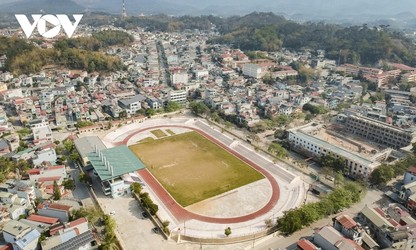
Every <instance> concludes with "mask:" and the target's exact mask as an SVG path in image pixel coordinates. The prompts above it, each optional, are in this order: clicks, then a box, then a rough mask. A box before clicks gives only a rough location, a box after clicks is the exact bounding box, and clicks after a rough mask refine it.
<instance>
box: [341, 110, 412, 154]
mask: <svg viewBox="0 0 416 250" xmlns="http://www.w3.org/2000/svg"><path fill="white" fill-rule="evenodd" d="M345 128H346V129H347V131H348V132H349V133H351V134H355V135H358V136H361V137H363V138H366V139H368V140H371V141H374V142H376V143H379V144H382V145H385V146H387V147H391V148H395V149H398V148H403V147H407V146H409V145H410V144H411V143H412V141H413V138H414V136H413V133H412V132H410V131H406V130H404V129H401V128H398V127H394V126H391V125H389V124H387V123H384V122H381V121H378V120H374V119H371V118H368V117H364V116H358V115H350V116H348V117H347V119H346V124H345Z"/></svg>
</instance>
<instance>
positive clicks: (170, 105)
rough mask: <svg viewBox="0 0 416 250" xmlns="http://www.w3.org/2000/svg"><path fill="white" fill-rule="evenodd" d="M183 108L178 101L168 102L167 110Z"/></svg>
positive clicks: (172, 110)
mask: <svg viewBox="0 0 416 250" xmlns="http://www.w3.org/2000/svg"><path fill="white" fill-rule="evenodd" d="M181 108H182V106H181V105H180V104H179V103H177V102H168V103H167V104H166V111H167V112H174V111H177V110H179V109H181Z"/></svg>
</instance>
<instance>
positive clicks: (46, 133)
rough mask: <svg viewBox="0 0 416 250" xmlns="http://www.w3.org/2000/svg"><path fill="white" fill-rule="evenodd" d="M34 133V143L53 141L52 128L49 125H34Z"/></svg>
mask: <svg viewBox="0 0 416 250" xmlns="http://www.w3.org/2000/svg"><path fill="white" fill-rule="evenodd" d="M32 133H33V142H34V144H40V143H45V142H53V135H52V130H51V128H50V127H49V125H48V126H43V127H33V128H32Z"/></svg>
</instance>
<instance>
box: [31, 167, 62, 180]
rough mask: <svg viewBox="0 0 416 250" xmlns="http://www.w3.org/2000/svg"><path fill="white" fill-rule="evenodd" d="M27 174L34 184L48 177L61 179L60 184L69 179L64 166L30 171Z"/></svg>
mask: <svg viewBox="0 0 416 250" xmlns="http://www.w3.org/2000/svg"><path fill="white" fill-rule="evenodd" d="M27 173H28V175H29V179H30V180H31V181H33V182H37V181H38V180H39V178H48V177H59V181H58V182H62V181H63V180H64V179H65V178H66V177H67V174H66V168H65V166H64V165H59V166H51V167H42V168H34V169H29V170H28V171H27Z"/></svg>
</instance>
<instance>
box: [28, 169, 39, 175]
mask: <svg viewBox="0 0 416 250" xmlns="http://www.w3.org/2000/svg"><path fill="white" fill-rule="evenodd" d="M27 173H28V174H29V175H37V174H40V169H29V170H28V171H27Z"/></svg>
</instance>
